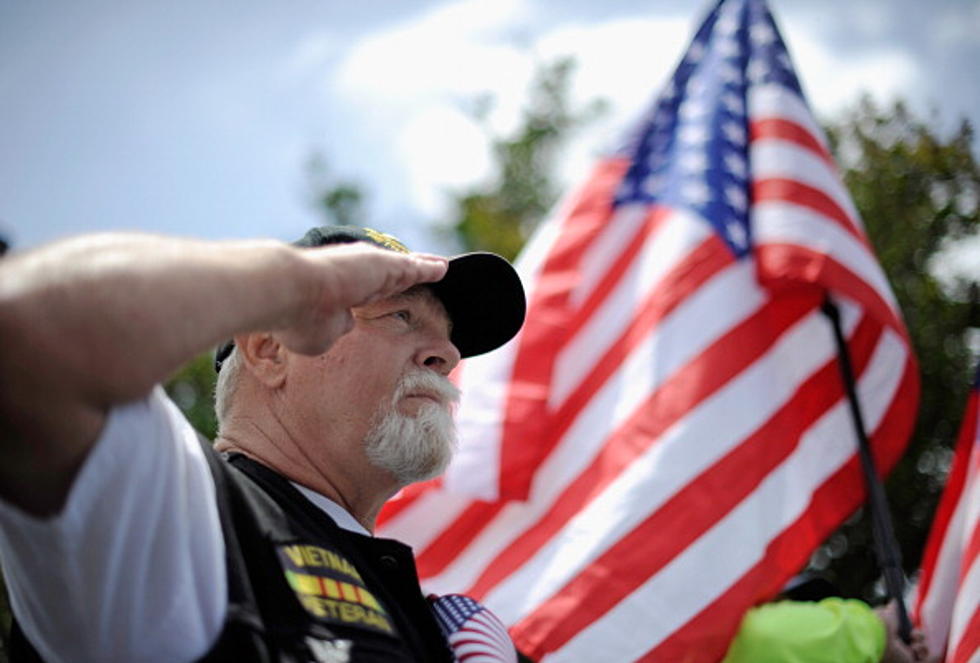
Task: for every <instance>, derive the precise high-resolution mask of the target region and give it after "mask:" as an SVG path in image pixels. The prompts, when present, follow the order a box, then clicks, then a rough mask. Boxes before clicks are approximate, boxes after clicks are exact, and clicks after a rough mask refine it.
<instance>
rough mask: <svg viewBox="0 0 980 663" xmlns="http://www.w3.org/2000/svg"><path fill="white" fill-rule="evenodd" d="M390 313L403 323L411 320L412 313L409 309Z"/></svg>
mask: <svg viewBox="0 0 980 663" xmlns="http://www.w3.org/2000/svg"><path fill="white" fill-rule="evenodd" d="M391 315H392V317H394V318H398V319H399V320H401V321H402V322H405V323H408V322H411V321H412V314H411V313H410V312H409V311H404V310H403V311H395V312H393V313H392V314H391Z"/></svg>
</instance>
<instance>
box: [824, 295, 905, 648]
mask: <svg viewBox="0 0 980 663" xmlns="http://www.w3.org/2000/svg"><path fill="white" fill-rule="evenodd" d="M822 310H823V313H824V315H826V316H827V318H829V319H830V325H831V327H833V328H834V339H835V340H836V341H837V360H838V365H839V366H840V372H841V377H842V378H843V381H844V389H845V390H846V391H847V401H848V403H849V404H850V406H851V419H852V421H853V422H854V431H855V432H856V433H857V438H858V455H859V456H860V458H861V469H862V470H863V471H864V481H865V485H866V486H867V492H868V506H869V507H870V508H871V532H872V535H873V537H874V544H875V554H876V556H877V558H878V565H879V566H880V567H881V570H882V573H883V574H884V576H885V588H886V590H887V592H888V595H889V596H890V597H891V598H893V599H895V602H896V603H897V604H898V634H899V636H901V638H902V640H903V641H904V642H905V643H906V644H908V643H909V642H910V641H911V639H912V622H911V621H909V613H908V610H906V608H905V600H904V599H903V596H904V595H905V575H904V574H903V572H902V553H901V551H900V550H899V548H898V542H897V541H896V540H895V530H894V528H893V527H892V519H891V515H890V513H889V511H888V501H887V499H886V498H885V489H884V487H883V486H882V484H881V479H880V478H879V477H878V472H877V470H875V466H874V461H873V460H872V456H871V444H870V443H869V442H868V434H867V433H866V432H865V428H864V417H863V416H862V415H861V405H860V403H859V402H858V397H857V390H856V389H855V388H854V369H853V367H852V365H851V354H850V352H849V350H848V347H847V343H846V342H845V341H844V332H843V331H842V330H841V326H840V310H839V309H838V308H837V304H835V303H834V302H833V301H831V299H830V297H829V296H828V297H825V298H824V302H823V306H822Z"/></svg>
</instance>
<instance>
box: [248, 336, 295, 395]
mask: <svg viewBox="0 0 980 663" xmlns="http://www.w3.org/2000/svg"><path fill="white" fill-rule="evenodd" d="M235 345H236V346H237V348H238V352H240V353H241V355H242V360H243V361H244V363H245V365H246V366H247V367H248V371H249V372H250V373H251V374H252V375H254V376H255V378H256V379H257V380H258V381H259V382H261V383H262V384H264V385H265V386H267V387H269V388H271V389H275V388H278V387H281V386H282V384H283V383H284V382H285V381H286V352H287V350H286V348H285V347H284V346H283V344H282V343H280V342H279V339H278V338H276V337H275V336H274V335H272V334H269V333H268V332H256V333H254V334H242V335H240V336H236V337H235Z"/></svg>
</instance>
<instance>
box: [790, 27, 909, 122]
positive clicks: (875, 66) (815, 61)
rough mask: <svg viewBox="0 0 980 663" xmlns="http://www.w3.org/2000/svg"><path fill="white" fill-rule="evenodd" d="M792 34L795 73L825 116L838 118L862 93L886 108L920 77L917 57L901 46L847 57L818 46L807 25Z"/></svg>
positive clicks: (828, 46) (791, 42)
mask: <svg viewBox="0 0 980 663" xmlns="http://www.w3.org/2000/svg"><path fill="white" fill-rule="evenodd" d="M787 33H788V34H786V35H785V39H786V41H787V43H788V46H789V49H790V54H791V55H792V56H793V63H794V65H795V68H796V74H797V76H798V77H799V79H800V83H801V84H802V86H803V89H804V91H805V92H806V93H807V97H808V100H809V102H810V105H811V107H812V108H813V109H814V111H815V112H816V113H817V114H818V116H821V117H827V116H833V115H835V114H837V113H839V112H840V111H841V110H842V109H844V108H846V107H848V106H850V105H852V104H853V103H854V101H855V100H856V99H858V97H859V96H860V95H861V94H863V93H868V94H869V95H871V97H872V98H873V99H875V100H876V101H878V102H885V103H887V102H890V101H892V100H894V99H895V98H898V97H908V96H909V95H910V94H911V93H912V92H913V91H914V90H915V86H916V80H917V79H918V77H919V76H920V75H921V72H920V67H919V65H918V64H917V63H916V61H915V59H914V58H913V57H912V55H911V54H910V53H908V52H907V51H905V50H903V49H901V48H899V47H891V48H881V49H877V50H867V51H859V52H854V51H848V52H846V53H843V52H839V51H834V50H832V49H831V47H830V45H829V44H827V43H825V42H821V41H819V40H818V39H817V38H816V37H815V36H814V35H813V34H811V33H810V32H808V31H807V27H806V26H805V25H794V26H793V29H792V30H787Z"/></svg>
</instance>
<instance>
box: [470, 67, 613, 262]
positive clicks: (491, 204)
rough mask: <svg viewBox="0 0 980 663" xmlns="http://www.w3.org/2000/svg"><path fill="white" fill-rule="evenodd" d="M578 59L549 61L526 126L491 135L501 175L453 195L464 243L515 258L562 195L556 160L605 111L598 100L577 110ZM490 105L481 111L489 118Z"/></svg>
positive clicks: (531, 101)
mask: <svg viewBox="0 0 980 663" xmlns="http://www.w3.org/2000/svg"><path fill="white" fill-rule="evenodd" d="M573 71H574V63H573V61H572V60H571V59H569V58H564V59H559V60H557V61H555V62H553V63H551V64H547V65H544V66H543V67H541V68H540V70H539V71H538V73H537V75H536V77H535V81H534V83H533V84H532V87H531V90H530V93H529V95H530V96H529V99H528V103H527V104H526V106H525V108H524V116H523V121H522V123H521V127H520V128H519V129H518V130H517V131H516V132H515V134H514V135H513V136H511V137H508V138H501V137H494V138H492V139H491V150H492V158H493V164H494V168H495V171H496V172H495V173H494V176H493V178H492V181H491V182H490V183H489V184H486V185H477V186H474V187H472V188H470V189H468V190H466V191H463V192H461V193H458V194H456V195H454V196H453V198H452V208H453V211H452V218H453V223H452V227H453V228H454V229H455V231H456V234H457V236H458V238H459V240H460V242H461V243H462V245H463V246H464V247H466V249H467V250H471V251H493V252H495V253H499V254H500V255H502V256H504V257H506V258H508V259H513V258H514V256H516V255H517V253H518V251H520V249H521V247H522V246H524V242H525V241H527V238H528V236H529V235H530V234H531V231H532V230H534V228H535V226H536V225H537V224H538V222H539V221H541V219H542V217H544V215H545V214H546V213H547V212H548V211H549V210H550V209H551V207H552V205H554V204H555V201H556V200H557V199H558V195H559V193H560V192H559V187H558V184H557V183H556V182H555V179H554V162H555V159H556V157H557V156H558V155H559V154H560V150H561V148H562V147H563V145H564V143H565V142H566V141H567V139H568V138H569V136H570V135H571V133H572V132H573V131H574V130H575V129H576V128H578V127H580V126H582V125H583V124H585V123H587V122H589V121H590V120H592V119H594V118H595V117H596V116H597V115H598V114H600V113H601V112H602V111H603V109H604V105H603V103H602V102H601V101H593V102H591V103H590V104H588V105H586V106H585V107H584V108H582V109H574V108H572V107H571V103H570V101H569V86H570V83H571V74H572V72H573ZM488 110H489V106H488V105H484V106H483V108H482V109H481V110H480V111H478V112H477V113H476V115H477V117H478V119H484V118H485V116H486V113H487V111H488Z"/></svg>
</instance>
